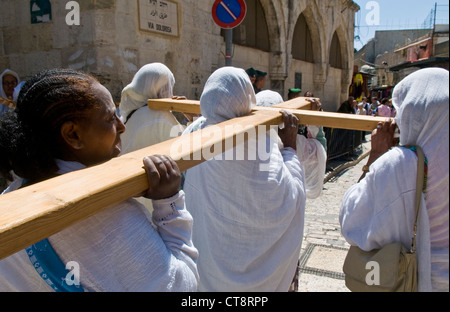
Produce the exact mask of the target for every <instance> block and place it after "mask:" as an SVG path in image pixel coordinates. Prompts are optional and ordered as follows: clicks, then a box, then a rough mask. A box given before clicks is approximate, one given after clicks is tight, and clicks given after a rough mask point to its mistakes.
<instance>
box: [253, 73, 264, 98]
mask: <svg viewBox="0 0 450 312" xmlns="http://www.w3.org/2000/svg"><path fill="white" fill-rule="evenodd" d="M266 82H267V73H266V72H263V71H260V70H257V71H256V80H255V83H254V84H253V88H254V91H255V94H258V93H259V92H261V91H262V90H263V89H264V87H265V86H266Z"/></svg>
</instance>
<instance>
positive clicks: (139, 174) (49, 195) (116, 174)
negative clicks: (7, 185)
mask: <svg viewBox="0 0 450 312" xmlns="http://www.w3.org/2000/svg"><path fill="white" fill-rule="evenodd" d="M281 120H282V119H281V115H280V114H273V112H255V113H252V114H251V115H249V116H246V117H241V118H236V119H234V120H230V121H227V122H225V123H222V124H220V125H218V126H217V127H212V128H207V129H204V130H202V131H198V132H195V133H192V134H190V135H186V136H182V137H177V138H174V139H172V140H169V141H166V142H162V143H160V144H157V145H154V146H151V147H148V148H145V149H142V150H140V151H136V152H133V153H130V154H127V155H123V156H121V157H119V158H115V159H112V160H111V161H109V162H107V163H104V164H101V165H98V166H94V167H91V168H87V169H84V170H80V171H77V172H72V173H69V174H65V175H62V176H60V177H57V178H54V179H51V180H47V181H44V182H42V183H39V184H36V185H32V186H30V187H26V188H23V189H20V190H17V191H15V192H12V193H9V194H5V195H2V196H0V216H1V217H0V260H1V259H4V258H6V257H7V256H9V255H12V254H14V253H16V252H18V251H20V250H22V249H24V248H26V247H28V246H30V245H32V244H34V243H37V242H39V241H41V240H42V239H44V238H48V237H49V236H51V235H54V234H56V233H58V232H60V231H62V230H64V229H65V228H67V227H69V226H71V225H73V224H75V223H77V222H80V221H82V220H84V219H86V218H88V217H90V216H93V215H94V214H96V213H98V212H100V211H102V210H103V209H106V208H108V207H110V206H111V205H114V204H117V203H120V202H122V201H124V200H126V199H128V198H131V197H134V196H136V195H138V194H141V193H142V192H143V191H145V190H146V189H147V188H148V182H147V178H146V174H145V170H144V169H143V162H142V161H143V158H144V157H145V156H149V155H156V154H159V155H170V156H171V157H172V158H173V159H175V160H176V162H177V164H178V166H179V167H180V170H181V171H185V170H187V169H189V168H192V167H194V166H196V165H198V164H200V163H202V162H204V161H205V160H207V159H205V158H204V157H203V156H204V154H205V153H204V152H203V151H206V150H207V151H208V155H209V156H215V155H218V154H221V153H223V152H224V151H225V147H229V146H230V144H229V143H230V140H231V146H235V144H236V137H237V136H238V135H240V134H243V133H246V132H247V131H249V130H250V129H254V128H255V125H270V124H277V123H278V124H279V123H281ZM218 130H219V133H218ZM226 143H227V144H228V145H227V146H225V144H226ZM180 146H181V147H183V146H187V148H185V149H180V148H179V147H180ZM219 147H220V148H219ZM198 156H200V157H198Z"/></svg>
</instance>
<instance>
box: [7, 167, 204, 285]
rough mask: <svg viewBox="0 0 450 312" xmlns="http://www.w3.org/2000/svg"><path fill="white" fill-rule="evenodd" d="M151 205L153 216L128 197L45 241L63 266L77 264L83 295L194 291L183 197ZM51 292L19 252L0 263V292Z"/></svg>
mask: <svg viewBox="0 0 450 312" xmlns="http://www.w3.org/2000/svg"><path fill="white" fill-rule="evenodd" d="M59 165H60V168H61V167H63V171H61V172H60V173H66V172H69V171H71V170H73V169H74V168H77V169H80V168H81V167H80V165H79V164H76V163H67V162H59ZM16 187H17V186H16ZM10 191H11V189H10ZM153 204H154V209H155V212H154V213H153V218H152V216H150V214H149V212H148V211H147V209H146V208H145V207H144V206H142V205H141V204H139V203H138V202H137V201H135V200H133V199H129V200H127V201H124V202H122V203H120V204H117V205H114V206H113V207H110V208H108V209H106V210H104V211H102V212H100V213H98V214H96V215H94V216H93V217H90V218H88V219H86V220H84V221H81V222H79V223H77V224H75V225H73V226H71V227H69V228H67V229H65V230H63V231H62V232H60V233H58V234H56V235H53V236H51V237H50V238H49V241H50V243H51V244H52V247H53V248H54V249H55V251H56V253H57V254H58V256H59V257H60V258H61V260H62V262H63V263H64V264H66V263H68V262H70V261H75V262H77V263H78V264H79V265H80V283H81V286H82V287H83V289H84V290H85V291H87V292H131V291H133V292H192V291H196V290H197V282H198V273H197V268H196V260H197V257H198V251H197V249H196V248H195V247H194V246H193V244H192V240H191V231H192V222H193V221H192V216H191V215H190V214H189V212H188V211H187V210H186V209H185V206H184V193H183V192H180V193H179V194H177V195H175V196H174V197H172V198H169V199H166V200H159V201H154V202H153ZM152 222H153V223H152ZM51 291H52V288H50V287H49V286H48V285H47V284H46V283H45V282H44V280H43V279H42V278H41V277H40V276H39V274H38V273H37V272H36V270H35V269H34V267H33V266H32V264H31V262H30V260H29V258H28V255H27V253H26V252H25V251H21V252H19V253H16V254H14V255H12V256H10V257H8V258H6V259H4V260H2V261H0V292H51Z"/></svg>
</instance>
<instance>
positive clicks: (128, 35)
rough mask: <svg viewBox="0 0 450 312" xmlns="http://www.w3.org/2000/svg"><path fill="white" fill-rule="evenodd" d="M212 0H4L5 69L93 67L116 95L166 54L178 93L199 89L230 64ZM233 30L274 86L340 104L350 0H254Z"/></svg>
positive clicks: (349, 51)
mask: <svg viewBox="0 0 450 312" xmlns="http://www.w3.org/2000/svg"><path fill="white" fill-rule="evenodd" d="M213 3H214V1H213V0H170V1H169V0H78V1H66V0H2V1H1V5H2V9H1V11H0V69H6V68H10V69H12V70H15V71H16V72H18V73H19V75H20V76H21V77H22V78H23V79H26V78H27V77H30V76H31V75H33V74H35V73H37V72H39V71H40V70H42V69H44V68H54V67H64V68H74V69H78V70H83V71H86V72H89V73H92V74H94V75H95V76H96V77H98V78H99V80H100V81H101V82H102V83H103V84H104V85H105V86H107V87H108V88H109V90H110V91H111V93H112V94H113V96H114V99H115V100H116V101H119V100H120V93H121V90H122V89H123V88H124V87H125V86H126V85H127V84H128V83H129V82H130V81H131V79H132V77H133V76H134V74H135V73H136V71H137V70H139V68H140V67H141V66H143V65H145V64H147V63H151V62H162V63H164V64H166V65H167V66H168V67H169V68H170V69H171V70H172V71H173V73H174V75H175V77H176V80H177V83H176V86H175V93H176V94H177V95H185V96H187V97H188V98H189V99H199V98H200V95H201V92H202V91H203V86H204V84H205V82H206V80H207V79H208V77H209V76H210V74H211V73H212V72H213V71H215V70H216V69H218V68H220V67H222V66H225V57H224V53H225V40H224V36H223V31H222V30H221V28H220V27H219V26H217V25H216V24H215V23H214V20H213V18H212V6H213ZM246 4H247V15H246V18H245V20H244V22H243V23H242V24H241V25H240V26H238V27H236V28H235V29H234V30H233V58H232V64H233V66H236V67H241V68H243V69H247V68H249V67H254V68H256V69H258V70H261V71H264V72H267V73H268V82H267V85H266V87H265V89H272V90H275V91H278V92H280V94H282V95H283V97H284V98H286V96H287V92H288V89H289V88H294V87H296V88H301V89H302V90H303V91H304V92H305V91H312V92H313V93H314V95H315V96H316V97H320V98H321V99H322V102H323V104H324V108H325V109H326V110H329V111H335V110H336V109H337V108H338V107H339V104H340V103H341V102H342V101H343V100H345V99H346V98H347V96H348V90H349V85H350V83H351V80H352V74H353V60H354V48H353V41H354V19H355V13H356V12H357V11H358V10H359V6H358V5H356V4H355V3H354V2H353V1H351V0H246Z"/></svg>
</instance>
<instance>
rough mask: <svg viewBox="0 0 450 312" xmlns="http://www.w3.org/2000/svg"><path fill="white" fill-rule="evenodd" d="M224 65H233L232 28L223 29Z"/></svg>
mask: <svg viewBox="0 0 450 312" xmlns="http://www.w3.org/2000/svg"><path fill="white" fill-rule="evenodd" d="M225 44H226V51H225V66H233V61H232V58H233V29H225Z"/></svg>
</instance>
